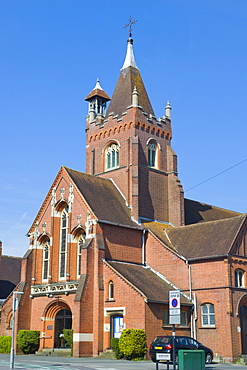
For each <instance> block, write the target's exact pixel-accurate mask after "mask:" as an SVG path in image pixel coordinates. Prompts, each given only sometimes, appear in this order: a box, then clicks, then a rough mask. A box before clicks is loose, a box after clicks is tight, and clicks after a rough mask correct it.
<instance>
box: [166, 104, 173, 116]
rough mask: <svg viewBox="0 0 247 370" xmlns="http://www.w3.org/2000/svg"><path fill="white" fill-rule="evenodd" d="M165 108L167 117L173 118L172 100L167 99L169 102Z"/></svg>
mask: <svg viewBox="0 0 247 370" xmlns="http://www.w3.org/2000/svg"><path fill="white" fill-rule="evenodd" d="M165 110H166V117H167V118H171V110H172V107H171V104H170V100H167V104H166V107H165Z"/></svg>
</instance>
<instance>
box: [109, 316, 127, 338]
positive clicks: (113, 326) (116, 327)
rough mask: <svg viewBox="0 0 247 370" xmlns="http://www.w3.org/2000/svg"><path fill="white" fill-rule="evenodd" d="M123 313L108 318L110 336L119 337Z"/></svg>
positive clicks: (121, 329)
mask: <svg viewBox="0 0 247 370" xmlns="http://www.w3.org/2000/svg"><path fill="white" fill-rule="evenodd" d="M123 328H124V324H123V315H121V314H115V315H111V318H110V336H111V338H120V336H121V333H122V331H123Z"/></svg>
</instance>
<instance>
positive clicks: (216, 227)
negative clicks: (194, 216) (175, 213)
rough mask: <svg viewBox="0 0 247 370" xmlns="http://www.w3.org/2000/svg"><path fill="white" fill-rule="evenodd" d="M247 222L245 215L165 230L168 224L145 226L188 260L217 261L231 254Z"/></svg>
mask: <svg viewBox="0 0 247 370" xmlns="http://www.w3.org/2000/svg"><path fill="white" fill-rule="evenodd" d="M245 220H246V215H245V214H244V215H241V216H237V217H233V218H228V219H224V220H217V221H210V222H204V223H199V224H194V225H188V226H182V227H174V228H165V227H164V224H162V225H160V227H158V226H157V225H152V223H151V224H150V225H148V224H145V227H147V228H149V229H150V230H151V231H152V232H153V233H154V234H155V235H156V236H157V237H158V238H159V239H160V240H161V241H162V242H163V243H164V244H165V245H168V246H169V247H171V248H172V249H173V250H174V251H176V252H177V253H179V254H180V255H182V256H183V257H185V258H186V259H188V260H189V259H195V258H205V257H216V256H222V255H226V254H228V253H230V252H231V248H232V245H233V243H234V241H235V239H236V236H237V235H238V232H239V230H240V228H241V226H242V225H243V222H244V221H245Z"/></svg>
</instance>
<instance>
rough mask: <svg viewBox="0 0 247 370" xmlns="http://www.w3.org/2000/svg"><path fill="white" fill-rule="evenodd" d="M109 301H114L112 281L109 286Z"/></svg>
mask: <svg viewBox="0 0 247 370" xmlns="http://www.w3.org/2000/svg"><path fill="white" fill-rule="evenodd" d="M108 299H109V300H113V299H114V283H113V281H112V280H111V281H110V282H109V285H108Z"/></svg>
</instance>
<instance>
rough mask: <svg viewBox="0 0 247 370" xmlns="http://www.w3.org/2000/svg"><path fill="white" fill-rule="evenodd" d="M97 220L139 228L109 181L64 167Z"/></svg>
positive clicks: (122, 199) (119, 194)
mask: <svg viewBox="0 0 247 370" xmlns="http://www.w3.org/2000/svg"><path fill="white" fill-rule="evenodd" d="M64 169H65V170H66V171H67V173H68V175H69V176H70V178H71V179H72V181H73V182H74V183H75V185H76V186H77V188H78V190H79V191H80V193H81V194H82V196H83V197H84V199H85V201H86V202H87V204H88V205H89V207H90V208H91V209H92V211H93V213H94V214H95V216H96V217H97V218H98V219H99V220H103V221H106V222H107V221H108V222H112V223H116V224H119V225H125V226H130V227H135V228H140V227H139V225H138V224H137V223H136V222H134V221H133V220H132V218H131V212H130V208H129V207H128V206H127V204H126V202H125V199H124V198H123V196H122V195H121V193H120V192H119V191H118V189H117V188H116V186H115V185H114V183H113V182H112V181H111V180H108V179H103V178H100V177H96V176H93V175H88V174H86V173H82V172H78V171H74V170H71V169H69V168H67V167H64Z"/></svg>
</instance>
